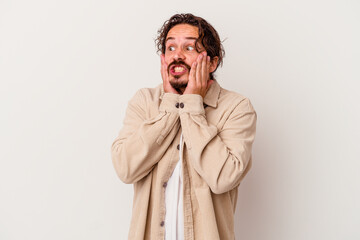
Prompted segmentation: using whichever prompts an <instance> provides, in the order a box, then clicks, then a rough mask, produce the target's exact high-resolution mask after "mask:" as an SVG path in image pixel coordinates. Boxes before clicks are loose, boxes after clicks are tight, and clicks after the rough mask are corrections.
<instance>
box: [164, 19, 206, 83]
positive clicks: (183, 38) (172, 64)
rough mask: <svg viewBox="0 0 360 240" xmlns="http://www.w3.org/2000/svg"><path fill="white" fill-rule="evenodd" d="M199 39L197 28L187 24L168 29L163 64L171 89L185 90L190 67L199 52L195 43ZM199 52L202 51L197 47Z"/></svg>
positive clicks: (201, 48) (201, 47) (202, 49)
mask: <svg viewBox="0 0 360 240" xmlns="http://www.w3.org/2000/svg"><path fill="white" fill-rule="evenodd" d="M198 37H199V33H198V28H197V27H195V26H192V25H189V24H178V25H175V26H174V27H173V28H171V29H170V31H169V32H168V34H167V36H166V42H165V63H167V64H168V74H169V81H170V84H171V85H172V87H173V88H175V89H181V88H186V86H187V83H188V81H189V73H190V69H191V65H192V64H193V62H195V61H196V59H197V57H198V56H199V54H200V53H199V52H197V51H196V47H195V41H196V39H197V38H198ZM199 47H200V51H204V50H205V49H204V48H203V46H202V45H199Z"/></svg>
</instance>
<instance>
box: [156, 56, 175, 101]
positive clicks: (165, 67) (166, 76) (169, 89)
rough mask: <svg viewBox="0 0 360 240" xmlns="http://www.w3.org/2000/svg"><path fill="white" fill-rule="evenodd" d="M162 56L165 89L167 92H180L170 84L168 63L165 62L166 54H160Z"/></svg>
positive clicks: (162, 75)
mask: <svg viewBox="0 0 360 240" xmlns="http://www.w3.org/2000/svg"><path fill="white" fill-rule="evenodd" d="M160 58H161V77H162V79H163V86H164V91H165V92H166V93H176V94H179V93H178V91H176V90H175V88H173V87H172V86H171V84H170V81H169V74H168V64H166V63H165V56H164V54H161V55H160Z"/></svg>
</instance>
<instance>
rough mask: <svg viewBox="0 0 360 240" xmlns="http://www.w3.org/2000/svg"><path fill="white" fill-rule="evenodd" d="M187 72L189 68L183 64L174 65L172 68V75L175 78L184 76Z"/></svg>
mask: <svg viewBox="0 0 360 240" xmlns="http://www.w3.org/2000/svg"><path fill="white" fill-rule="evenodd" d="M187 71H188V69H187V67H186V66H184V65H182V64H174V65H173V66H171V67H170V73H171V74H172V75H175V76H179V75H183V74H184V73H186V72H187Z"/></svg>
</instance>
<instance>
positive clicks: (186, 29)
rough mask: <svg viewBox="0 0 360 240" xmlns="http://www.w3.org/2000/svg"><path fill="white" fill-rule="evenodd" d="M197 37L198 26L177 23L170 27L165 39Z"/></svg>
mask: <svg viewBox="0 0 360 240" xmlns="http://www.w3.org/2000/svg"><path fill="white" fill-rule="evenodd" d="M198 37H199V31H198V28H197V27H195V26H192V25H189V24H178V25H175V26H174V27H172V28H171V29H170V31H169V32H168V34H167V36H166V40H171V39H182V38H184V39H189V38H190V39H192V38H194V39H197V38H198Z"/></svg>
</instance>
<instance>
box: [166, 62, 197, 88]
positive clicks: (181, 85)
mask: <svg viewBox="0 0 360 240" xmlns="http://www.w3.org/2000/svg"><path fill="white" fill-rule="evenodd" d="M180 64H181V65H184V66H185V67H186V68H187V69H188V73H190V70H191V67H190V66H189V65H187V64H186V63H185V62H184V61H181V60H179V61H176V60H175V61H173V62H172V63H170V64H169V66H168V74H169V75H170V68H171V67H172V66H173V65H180ZM173 77H174V78H175V79H179V78H180V77H181V76H173ZM188 81H189V80H187V81H186V82H179V81H176V82H173V81H171V80H170V85H171V86H172V87H173V88H175V90H177V91H179V90H180V89H184V88H186V86H187V83H188Z"/></svg>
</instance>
